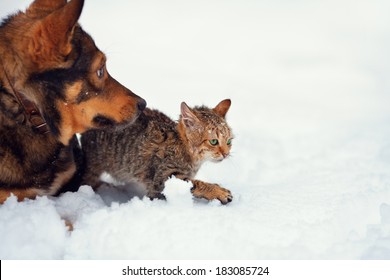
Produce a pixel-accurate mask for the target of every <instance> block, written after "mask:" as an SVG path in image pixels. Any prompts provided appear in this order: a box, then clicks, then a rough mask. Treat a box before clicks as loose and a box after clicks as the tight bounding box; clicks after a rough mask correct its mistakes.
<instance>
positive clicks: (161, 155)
mask: <svg viewBox="0 0 390 280" xmlns="http://www.w3.org/2000/svg"><path fill="white" fill-rule="evenodd" d="M230 105H231V101H230V99H225V100H223V101H221V102H220V103H219V104H218V105H217V106H216V107H215V108H213V109H210V108H208V107H205V106H200V107H195V108H193V109H191V108H190V107H188V105H187V104H186V103H185V102H182V103H181V115H180V119H179V121H178V122H175V121H173V120H171V119H170V118H169V117H168V116H166V115H165V114H163V113H161V112H159V111H158V110H152V109H149V108H147V109H145V110H144V111H143V113H142V114H141V115H140V117H139V118H138V119H137V120H136V121H135V123H134V124H132V125H131V126H129V127H127V128H123V129H121V130H115V131H114V130H112V131H103V130H91V131H88V132H86V133H84V134H83V135H82V137H81V145H82V149H83V153H84V157H85V158H84V159H85V166H84V167H85V171H84V172H85V173H84V177H83V183H84V184H87V185H90V186H92V187H93V188H97V187H99V186H100V185H101V184H102V182H101V181H100V178H101V175H102V174H103V173H108V174H109V175H111V177H112V178H113V179H115V181H119V182H123V183H127V184H130V183H133V182H136V183H138V184H141V185H143V186H144V187H145V188H146V195H147V196H148V197H149V198H151V199H155V198H158V199H165V196H164V195H163V194H162V191H163V190H164V183H165V182H166V181H167V180H168V179H169V178H170V177H171V176H175V177H176V178H179V179H182V180H185V181H190V182H192V185H193V187H192V188H191V193H192V194H193V196H195V197H197V198H205V199H207V200H213V199H218V200H219V201H220V202H221V203H222V204H227V203H229V202H231V201H232V199H233V196H232V194H231V192H230V191H229V190H227V189H225V188H222V187H220V186H219V185H217V184H210V183H206V182H203V181H200V180H195V179H194V177H195V175H196V173H197V172H198V170H199V168H200V167H201V165H202V163H203V162H205V161H207V160H211V161H214V162H220V161H222V160H223V159H225V158H227V157H228V156H229V153H230V149H231V146H232V139H233V135H232V131H231V129H230V127H229V126H228V124H227V123H226V120H225V116H226V113H227V112H228V110H229V108H230Z"/></svg>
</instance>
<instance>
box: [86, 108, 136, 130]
mask: <svg viewBox="0 0 390 280" xmlns="http://www.w3.org/2000/svg"><path fill="white" fill-rule="evenodd" d="M140 114H141V112H139V113H138V114H137V115H136V116H135V117H134V118H132V119H130V120H126V121H123V122H117V121H115V120H114V119H113V118H110V117H108V116H104V115H101V114H98V115H97V116H95V117H94V118H93V119H92V125H93V127H94V128H98V129H109V130H111V129H112V130H122V129H124V128H126V127H128V126H130V125H132V124H133V123H134V122H135V120H136V119H137V118H138V116H139V115H140Z"/></svg>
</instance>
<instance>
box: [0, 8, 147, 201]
mask: <svg viewBox="0 0 390 280" xmlns="http://www.w3.org/2000/svg"><path fill="white" fill-rule="evenodd" d="M83 5H84V1H83V0H71V1H69V2H68V1H67V0H35V1H34V2H32V3H31V4H30V6H29V7H28V8H27V9H26V11H25V12H21V11H19V12H17V13H16V14H14V15H10V16H9V17H8V18H6V19H4V20H3V22H2V23H1V25H0V203H3V202H4V201H5V200H6V199H7V198H8V197H9V196H10V195H11V193H12V194H14V195H15V196H16V197H17V198H18V200H19V201H21V200H23V199H25V198H30V199H33V198H35V197H36V196H42V195H55V194H56V193H58V192H59V191H60V189H61V188H62V187H63V186H64V185H66V184H69V182H70V181H71V180H72V178H73V177H74V176H75V174H76V172H77V168H78V164H77V155H78V154H79V152H80V149H79V144H78V140H77V139H76V136H75V135H76V134H77V133H82V132H84V131H86V130H88V129H96V128H97V129H109V128H116V127H121V126H127V125H129V124H131V123H132V122H134V120H135V119H136V118H137V117H138V116H139V115H140V113H141V112H142V111H143V110H144V109H145V107H146V102H145V100H144V99H142V98H141V97H139V96H137V95H136V94H134V93H133V92H132V91H130V90H129V89H127V88H126V87H124V86H123V85H121V84H120V83H119V82H117V81H116V80H115V79H114V78H113V77H111V76H110V74H109V73H108V71H107V69H106V56H105V55H104V54H103V53H102V52H101V51H100V50H99V49H98V48H97V47H96V45H95V43H94V41H93V39H92V37H91V36H90V35H88V34H87V33H86V32H85V31H84V30H83V29H82V28H81V27H80V25H79V24H78V19H79V17H80V14H81V11H82V9H83Z"/></svg>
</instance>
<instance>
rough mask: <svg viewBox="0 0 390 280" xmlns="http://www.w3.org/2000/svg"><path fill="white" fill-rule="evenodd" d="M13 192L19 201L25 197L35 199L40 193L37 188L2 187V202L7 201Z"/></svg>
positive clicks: (0, 199) (0, 202) (0, 192)
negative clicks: (5, 188) (8, 188)
mask: <svg viewBox="0 0 390 280" xmlns="http://www.w3.org/2000/svg"><path fill="white" fill-rule="evenodd" d="M11 193H12V194H13V195H15V196H16V197H17V198H18V201H23V200H24V199H25V198H30V199H34V198H35V197H36V196H37V195H38V191H37V190H35V189H26V190H18V189H10V190H4V189H0V204H2V203H4V201H6V200H7V198H8V197H10V196H11Z"/></svg>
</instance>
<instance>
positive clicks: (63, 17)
mask: <svg viewBox="0 0 390 280" xmlns="http://www.w3.org/2000/svg"><path fill="white" fill-rule="evenodd" d="M36 2H37V5H38V3H41V2H42V3H43V2H44V3H47V2H49V1H43V0H41V1H36ZM54 2H55V3H56V4H52V7H54V6H57V7H58V6H60V3H59V2H61V1H59V0H57V1H54ZM62 2H63V1H62ZM34 3H35V2H34ZM83 5H84V0H72V1H70V2H68V3H66V4H65V5H63V6H62V7H61V8H59V9H57V10H55V11H54V12H52V13H50V14H48V15H47V16H45V17H44V18H43V19H40V20H38V21H37V22H36V23H35V24H34V27H33V29H32V32H31V35H32V38H33V44H31V48H30V52H31V55H32V57H33V60H35V61H40V60H41V61H42V60H43V61H50V60H52V61H54V60H57V59H59V58H64V57H66V56H67V55H69V53H70V52H71V51H72V44H71V40H72V37H73V31H74V29H75V27H76V25H77V21H78V19H79V17H80V14H81V11H82V9H83ZM37 7H38V6H37ZM34 58H35V59H34Z"/></svg>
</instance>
